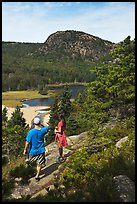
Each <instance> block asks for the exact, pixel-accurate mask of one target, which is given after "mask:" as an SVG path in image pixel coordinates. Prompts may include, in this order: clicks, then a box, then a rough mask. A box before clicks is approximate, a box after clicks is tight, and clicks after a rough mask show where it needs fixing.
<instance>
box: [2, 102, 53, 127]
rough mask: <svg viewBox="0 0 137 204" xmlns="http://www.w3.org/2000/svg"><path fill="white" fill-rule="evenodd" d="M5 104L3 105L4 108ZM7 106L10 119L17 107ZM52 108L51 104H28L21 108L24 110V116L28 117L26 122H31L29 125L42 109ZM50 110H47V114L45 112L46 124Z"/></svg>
mask: <svg viewBox="0 0 137 204" xmlns="http://www.w3.org/2000/svg"><path fill="white" fill-rule="evenodd" d="M4 107H5V106H4V105H2V110H3V108H4ZM6 108H7V116H8V120H9V119H10V117H11V116H12V113H13V112H14V111H15V108H10V107H6ZM48 108H50V107H49V106H28V107H25V108H20V110H21V111H22V112H23V117H24V118H25V119H26V123H27V124H29V126H30V125H31V120H32V119H33V118H34V117H35V116H36V115H37V114H38V113H39V111H40V110H43V109H48ZM49 116H50V114H49V112H47V113H46V114H43V119H44V124H45V125H46V124H47V122H48V121H49Z"/></svg>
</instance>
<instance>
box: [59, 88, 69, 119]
mask: <svg viewBox="0 0 137 204" xmlns="http://www.w3.org/2000/svg"><path fill="white" fill-rule="evenodd" d="M70 98H71V92H70V90H69V86H68V85H67V84H66V85H65V87H64V90H63V92H62V94H61V96H60V99H59V103H58V113H60V114H63V115H64V116H65V118H67V117H69V115H70V111H71V109H72V107H71V101H70Z"/></svg>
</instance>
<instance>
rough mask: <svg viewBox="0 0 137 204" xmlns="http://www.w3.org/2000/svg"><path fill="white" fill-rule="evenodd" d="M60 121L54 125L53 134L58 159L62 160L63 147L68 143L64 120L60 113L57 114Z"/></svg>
mask: <svg viewBox="0 0 137 204" xmlns="http://www.w3.org/2000/svg"><path fill="white" fill-rule="evenodd" d="M59 118H60V121H59V123H58V126H56V128H55V131H56V136H55V142H57V145H58V150H59V158H58V160H62V157H63V147H65V146H67V145H68V142H67V137H66V133H65V129H66V121H65V118H64V117H63V115H62V114H60V115H59Z"/></svg>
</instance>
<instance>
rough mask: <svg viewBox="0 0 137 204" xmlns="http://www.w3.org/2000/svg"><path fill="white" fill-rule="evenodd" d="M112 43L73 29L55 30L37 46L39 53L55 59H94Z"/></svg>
mask: <svg viewBox="0 0 137 204" xmlns="http://www.w3.org/2000/svg"><path fill="white" fill-rule="evenodd" d="M113 46H114V43H112V42H110V41H107V40H103V39H101V38H99V37H95V36H93V35H90V34H87V33H84V32H79V31H74V30H67V31H57V32H56V33H53V34H51V35H50V36H49V37H48V38H47V40H46V41H45V42H44V43H43V45H42V46H41V47H40V48H39V53H41V54H43V55H45V56H47V57H51V56H52V58H53V57H54V58H56V59H65V58H67V59H82V60H90V61H96V60H99V59H100V58H102V57H105V56H106V55H107V54H108V52H109V51H110V50H111V49H112V48H113Z"/></svg>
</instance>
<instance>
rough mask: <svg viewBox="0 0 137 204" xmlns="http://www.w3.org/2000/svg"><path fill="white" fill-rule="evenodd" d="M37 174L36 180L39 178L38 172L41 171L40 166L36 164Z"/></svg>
mask: <svg viewBox="0 0 137 204" xmlns="http://www.w3.org/2000/svg"><path fill="white" fill-rule="evenodd" d="M36 169H37V174H36V178H38V177H39V174H40V171H41V166H39V165H38V164H37V168H36Z"/></svg>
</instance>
